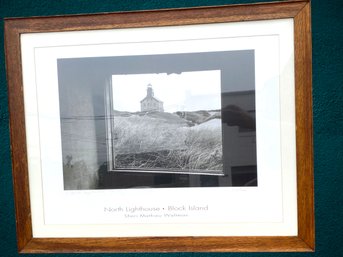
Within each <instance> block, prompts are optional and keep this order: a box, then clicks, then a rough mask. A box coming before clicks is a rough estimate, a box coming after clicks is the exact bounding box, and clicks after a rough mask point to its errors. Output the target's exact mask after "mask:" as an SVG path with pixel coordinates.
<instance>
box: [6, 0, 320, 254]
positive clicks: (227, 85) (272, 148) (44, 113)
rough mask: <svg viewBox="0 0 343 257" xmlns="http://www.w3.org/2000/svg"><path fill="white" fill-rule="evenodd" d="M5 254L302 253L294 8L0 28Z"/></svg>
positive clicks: (300, 74) (303, 94)
mask: <svg viewBox="0 0 343 257" xmlns="http://www.w3.org/2000/svg"><path fill="white" fill-rule="evenodd" d="M5 47H6V63H7V79H8V93H9V109H10V132H11V146H12V163H13V179H14V191H15V204H16V217H17V237H18V250H19V252H22V253H43V252H175V251H178V252H189V251H194V252H215V251H216V252H225V251H233V252H235V251H246V252H251V251H313V250H314V203H313V146H312V100H311V87H312V85H311V76H312V75H311V74H312V71H311V23H310V3H309V2H308V1H289V2H287V1H286V2H277V3H262V4H248V5H231V6H218V7H200V8H190V9H174V10H156V11H141V12H123V13H106V14H89V15H76V16H58V17H35V18H13V19H11V18H9V19H6V20H5Z"/></svg>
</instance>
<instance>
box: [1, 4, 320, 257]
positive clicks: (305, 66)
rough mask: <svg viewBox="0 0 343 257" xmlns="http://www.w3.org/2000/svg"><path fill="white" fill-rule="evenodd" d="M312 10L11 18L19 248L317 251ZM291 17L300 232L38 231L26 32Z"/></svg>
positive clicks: (285, 7)
mask: <svg viewBox="0 0 343 257" xmlns="http://www.w3.org/2000/svg"><path fill="white" fill-rule="evenodd" d="M310 16H311V14H310V2H309V1H301V0H300V1H286V2H274V3H273V2H272V3H258V4H243V5H231V6H218V7H200V8H189V9H176V10H156V11H142V12H124V13H105V14H89V15H74V16H55V17H33V18H13V19H12V18H9V19H6V20H5V50H6V66H7V81H8V97H9V111H10V135H11V151H12V167H13V183H14V193H15V207H16V225H17V240H18V251H19V252H20V253H56V252H261V251H268V252H272V251H277V252H279V251H282V252H289V251H291V252H293V251H301V252H303V251H314V245H315V232H314V189H313V183H314V178H313V132H312V100H311V97H312V95H311V90H312V64H311V62H312V59H311V50H312V49H311V21H310ZM287 18H288V19H292V20H293V22H294V71H295V78H294V80H295V121H296V181H297V220H298V223H297V224H298V233H297V235H295V236H177V237H175V236H174V237H172V236H167V237H161V236H156V237H155V236H149V237H83V238H81V237H71V238H70V237H56V238H54V237H49V238H48V237H34V236H33V230H32V226H33V225H32V210H31V200H32V199H31V200H30V186H29V167H28V152H27V148H26V145H27V135H26V129H25V103H24V91H23V72H22V49H21V35H22V34H26V33H47V32H66V31H87V30H107V29H118V28H144V27H164V26H178V25H194V24H212V23H213V24H215V23H231V22H243V21H258V20H265V21H268V20H274V19H287Z"/></svg>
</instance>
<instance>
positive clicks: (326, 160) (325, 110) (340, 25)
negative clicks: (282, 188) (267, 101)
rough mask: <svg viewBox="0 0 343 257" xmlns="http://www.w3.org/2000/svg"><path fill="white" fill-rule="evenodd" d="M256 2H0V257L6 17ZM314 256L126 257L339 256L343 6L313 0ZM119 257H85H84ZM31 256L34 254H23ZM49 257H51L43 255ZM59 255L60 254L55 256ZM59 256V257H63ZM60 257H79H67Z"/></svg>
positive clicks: (10, 221)
mask: <svg viewBox="0 0 343 257" xmlns="http://www.w3.org/2000/svg"><path fill="white" fill-rule="evenodd" d="M252 2H260V1H256V0H250V1H249V0H248V1H246V0H188V1H187V0H145V1H142V0H131V1H127V0H101V1H100V0H98V1H97V0H58V1H57V0H56V1H53V0H0V18H1V20H0V44H1V46H0V50H1V51H0V233H1V237H0V256H1V257H2V256H4V257H14V256H18V254H17V248H16V234H15V217H14V199H13V187H12V175H11V157H10V140H9V128H8V121H9V115H8V107H7V84H6V71H5V61H4V50H3V49H4V46H3V41H4V35H3V18H4V17H23V16H46V15H63V14H77V13H96V12H112V11H113V12H115V11H130V10H147V9H162V8H178V7H192V6H211V5H224V4H237V3H252ZM312 35H313V105H314V106H313V114H314V161H315V203H316V206H315V207H316V252H315V253H211V254H208V253H173V254H158V253H155V254H129V256H147V255H149V256H160V255H164V256H165V255H166V256H170V257H172V256H185V257H187V256H199V257H200V256H205V255H206V256H213V257H214V256H216V257H219V256H236V257H238V256H274V257H276V256H304V257H305V256H325V257H335V256H343V252H342V251H343V246H342V244H343V236H342V234H343V226H342V222H343V221H342V218H343V208H342V206H343V203H342V192H343V189H342V185H343V150H342V149H343V114H342V112H343V50H342V46H343V36H342V35H343V2H342V1H341V0H327V1H324V0H313V1H312ZM114 255H115V256H123V255H122V254H84V255H82V256H114ZM26 256H33V255H26ZM41 256H51V255H41ZM56 256H60V255H56ZM61 256H62V255H61ZM63 256H81V254H65V255H63Z"/></svg>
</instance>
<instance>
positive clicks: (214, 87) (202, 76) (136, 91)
mask: <svg viewBox="0 0 343 257" xmlns="http://www.w3.org/2000/svg"><path fill="white" fill-rule="evenodd" d="M148 84H151V85H152V88H153V90H154V96H155V97H156V98H158V99H159V100H161V101H163V107H164V111H166V112H176V111H197V110H213V109H220V107H221V97H220V90H221V89H220V88H221V81H220V70H211V71H194V72H182V73H181V74H175V73H173V74H169V75H168V74H166V73H159V74H156V73H154V74H129V75H113V76H112V89H113V109H115V110H118V111H129V112H137V111H140V101H141V100H142V99H143V98H144V97H145V96H146V90H147V85H148Z"/></svg>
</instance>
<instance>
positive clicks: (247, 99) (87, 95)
mask: <svg viewBox="0 0 343 257" xmlns="http://www.w3.org/2000/svg"><path fill="white" fill-rule="evenodd" d="M254 65H255V64H254V51H253V50H240V51H227V52H203V53H185V54H162V55H141V56H115V57H110V56H109V57H92V58H68V59H58V79H59V80H58V85H59V101H60V122H61V135H62V154H63V180H64V189H65V190H87V189H124V188H168V187H171V188H173V187H174V188H177V187H231V186H236V187H248V186H257V185H258V183H257V182H258V181H257V164H256V121H255V66H254Z"/></svg>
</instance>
